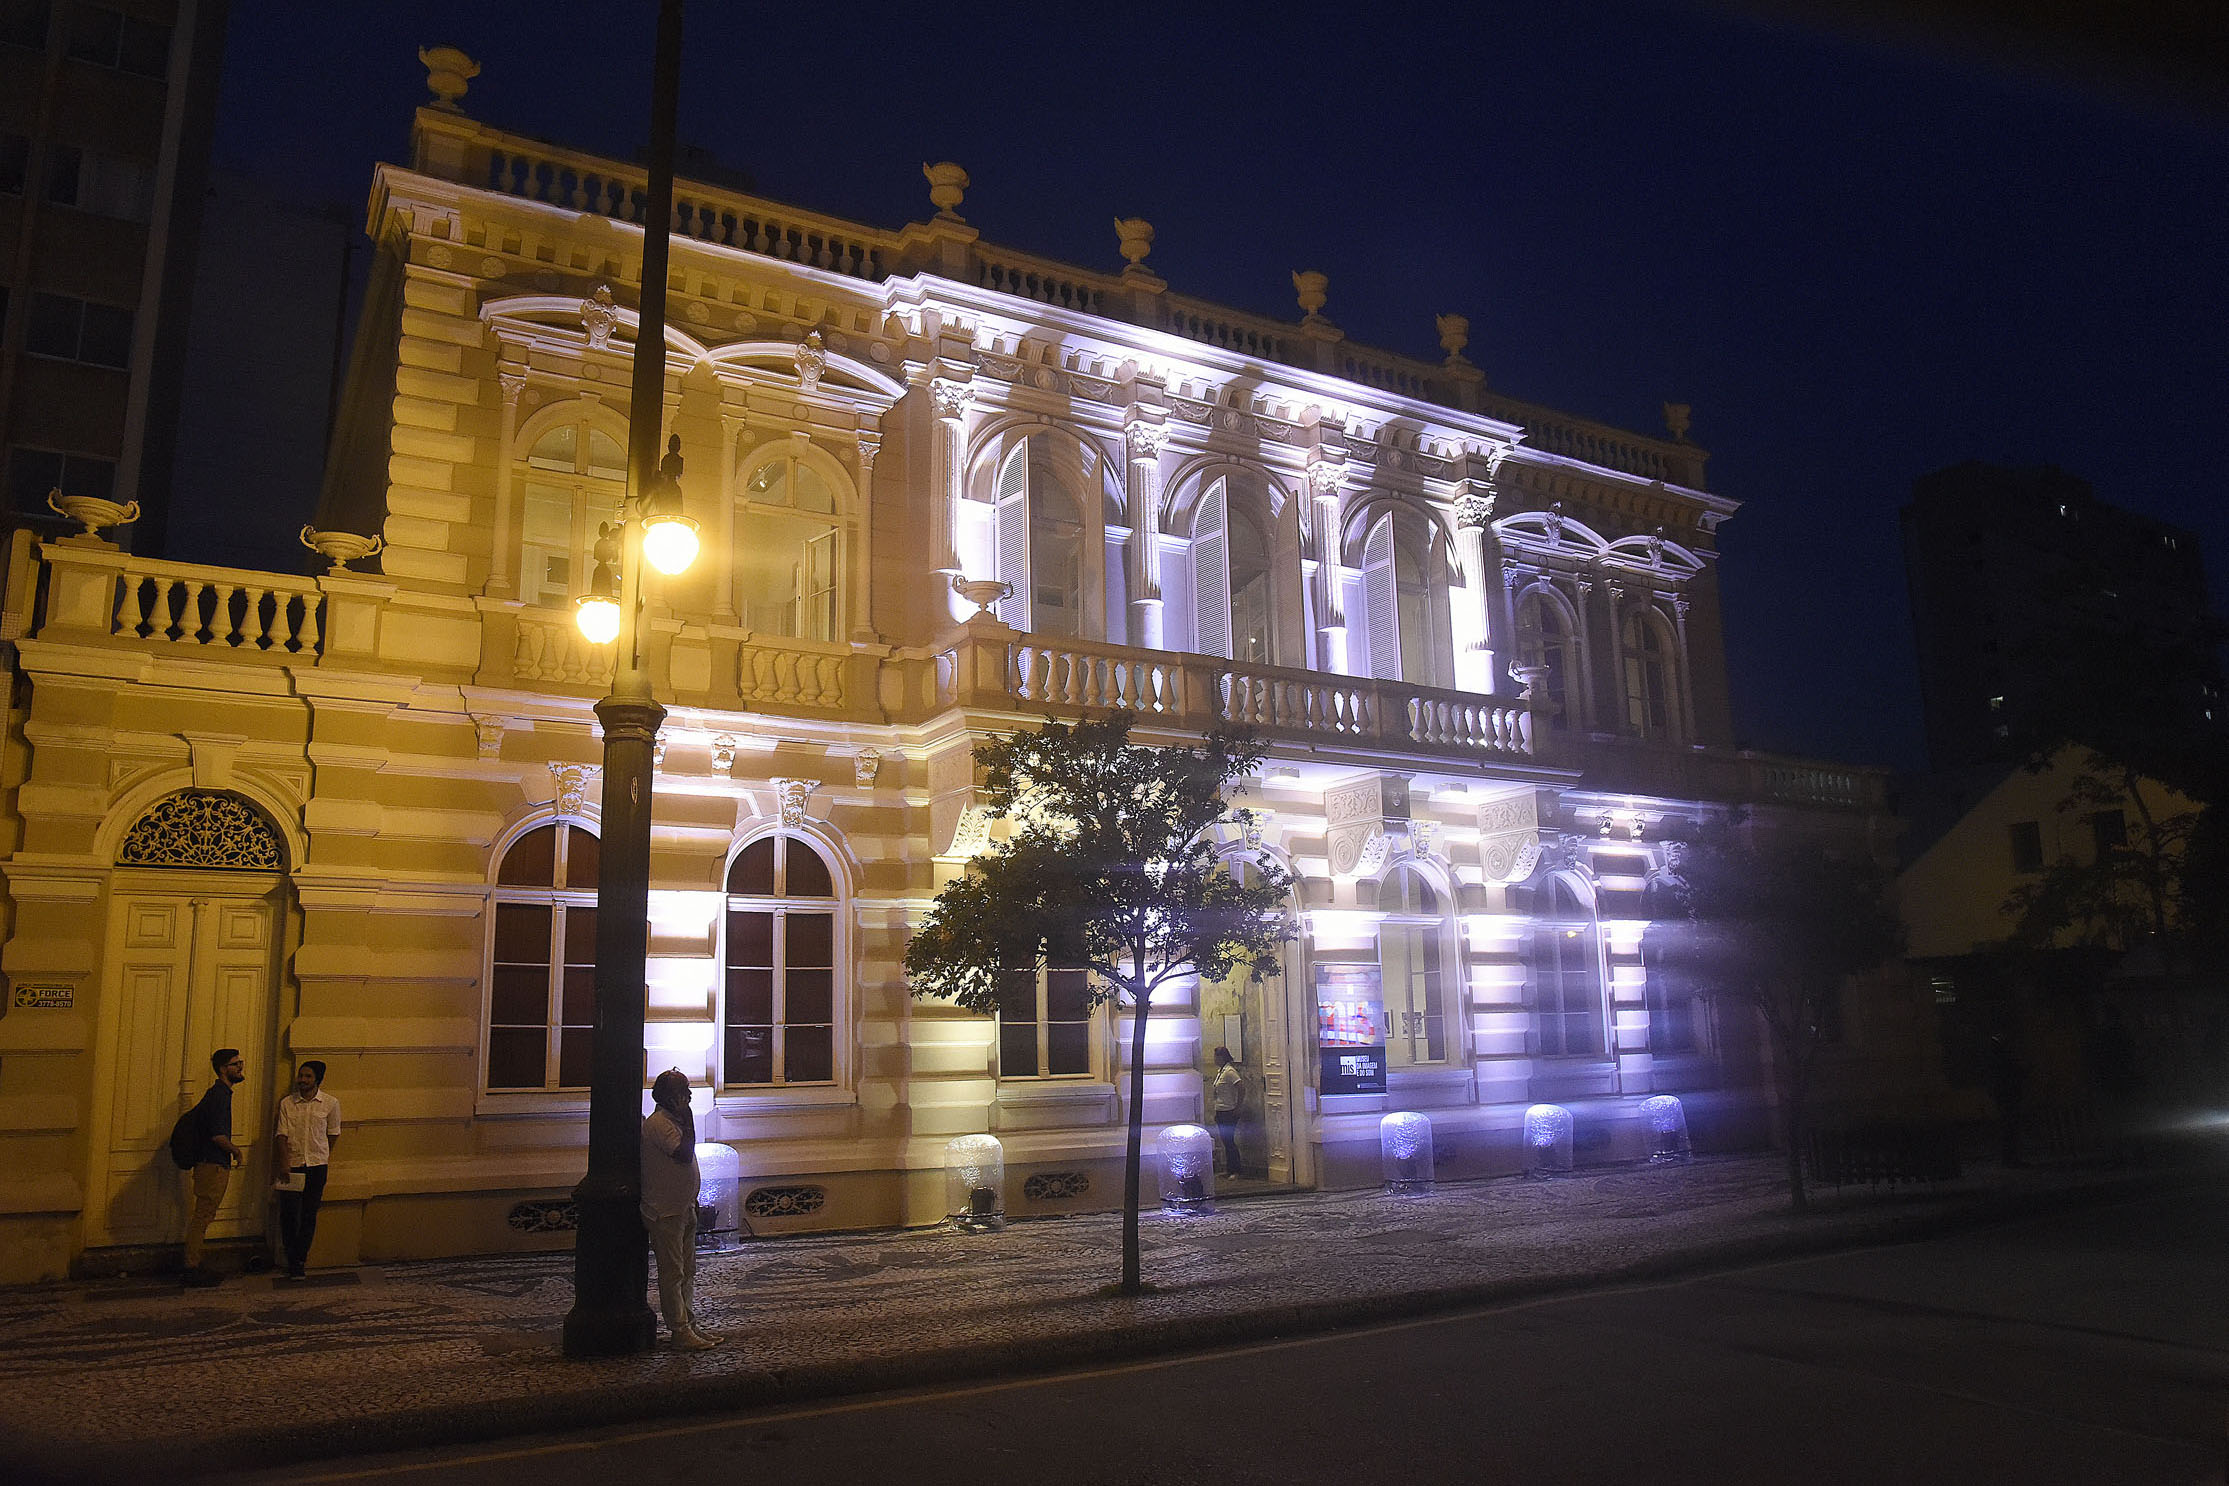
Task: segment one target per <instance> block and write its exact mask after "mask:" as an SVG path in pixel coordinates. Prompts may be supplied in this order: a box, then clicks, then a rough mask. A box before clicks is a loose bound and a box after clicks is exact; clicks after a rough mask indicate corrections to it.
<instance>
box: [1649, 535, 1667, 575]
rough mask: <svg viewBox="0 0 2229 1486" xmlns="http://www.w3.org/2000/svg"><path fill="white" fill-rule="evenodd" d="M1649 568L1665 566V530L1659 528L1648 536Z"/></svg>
mask: <svg viewBox="0 0 2229 1486" xmlns="http://www.w3.org/2000/svg"><path fill="white" fill-rule="evenodd" d="M1648 549H1649V566H1650V567H1652V568H1660V567H1662V566H1664V528H1663V527H1661V526H1660V527H1658V528H1657V529H1656V530H1654V531H1652V532H1650V533H1649V534H1648Z"/></svg>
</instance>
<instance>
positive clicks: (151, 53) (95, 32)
mask: <svg viewBox="0 0 2229 1486" xmlns="http://www.w3.org/2000/svg"><path fill="white" fill-rule="evenodd" d="M70 58H71V60H72V61H77V62H90V63H92V64H93V65H94V66H95V67H110V68H114V69H115V70H116V71H118V72H131V73H136V74H138V75H139V76H141V77H167V76H168V75H169V73H170V28H169V27H168V26H165V25H163V24H161V23H160V22H157V21H143V20H141V19H140V18H139V17H138V16H132V15H125V14H124V13H123V12H121V11H116V10H110V9H109V8H108V7H107V6H105V5H85V4H82V3H81V4H79V5H78V6H77V7H76V10H75V11H74V12H73V14H72V15H71V17H70Z"/></svg>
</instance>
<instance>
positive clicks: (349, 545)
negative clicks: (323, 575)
mask: <svg viewBox="0 0 2229 1486" xmlns="http://www.w3.org/2000/svg"><path fill="white" fill-rule="evenodd" d="M302 545H303V546H305V547H307V548H309V549H310V550H311V551H312V552H315V553H316V554H317V555H318V556H319V557H322V558H324V559H325V560H326V561H327V562H329V563H331V564H332V565H333V566H332V568H331V571H333V572H336V573H345V572H347V571H348V565H349V564H350V563H352V562H354V561H356V559H358V558H360V557H374V556H377V555H378V554H379V553H380V552H381V551H383V550H384V549H385V548H386V546H387V539H386V538H385V537H360V536H358V535H356V533H354V532H352V531H319V530H318V529H317V528H316V527H314V526H305V527H303V528H302Z"/></svg>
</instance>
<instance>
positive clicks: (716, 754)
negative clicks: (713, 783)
mask: <svg viewBox="0 0 2229 1486" xmlns="http://www.w3.org/2000/svg"><path fill="white" fill-rule="evenodd" d="M735 744H736V739H735V736H734V735H733V734H732V733H715V734H713V737H712V767H713V768H714V769H715V770H716V771H718V772H719V773H722V774H725V773H726V772H727V771H728V770H730V769H732V768H734V767H735Z"/></svg>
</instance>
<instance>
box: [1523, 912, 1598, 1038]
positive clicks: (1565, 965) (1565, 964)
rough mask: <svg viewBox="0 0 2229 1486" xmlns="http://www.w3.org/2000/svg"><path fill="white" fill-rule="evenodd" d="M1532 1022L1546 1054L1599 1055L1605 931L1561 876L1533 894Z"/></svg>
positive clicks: (1530, 970) (1530, 967)
mask: <svg viewBox="0 0 2229 1486" xmlns="http://www.w3.org/2000/svg"><path fill="white" fill-rule="evenodd" d="M1534 899H1535V903H1536V905H1537V906H1536V908H1535V911H1534V915H1533V934H1532V961H1531V964H1530V965H1528V966H1527V970H1528V972H1529V974H1530V975H1531V978H1532V1006H1533V1023H1534V1025H1535V1027H1536V1028H1537V1029H1538V1033H1539V1039H1540V1054H1541V1056H1542V1057H1547V1058H1582V1057H1589V1058H1599V1057H1601V1056H1603V1053H1604V1050H1605V1047H1606V1044H1605V1043H1604V1041H1603V1018H1602V949H1601V935H1600V932H1599V931H1598V929H1597V928H1596V925H1595V921H1594V909H1593V908H1592V907H1591V906H1590V905H1589V904H1587V903H1586V902H1584V901H1582V900H1581V898H1580V896H1579V893H1578V891H1577V890H1576V889H1575V888H1573V887H1572V885H1571V883H1570V882H1569V881H1568V880H1566V879H1565V878H1562V877H1555V878H1552V879H1550V880H1549V882H1548V883H1547V884H1546V885H1545V886H1544V887H1542V888H1539V889H1536V890H1535V894H1534Z"/></svg>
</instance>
